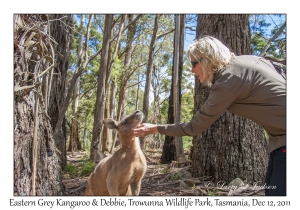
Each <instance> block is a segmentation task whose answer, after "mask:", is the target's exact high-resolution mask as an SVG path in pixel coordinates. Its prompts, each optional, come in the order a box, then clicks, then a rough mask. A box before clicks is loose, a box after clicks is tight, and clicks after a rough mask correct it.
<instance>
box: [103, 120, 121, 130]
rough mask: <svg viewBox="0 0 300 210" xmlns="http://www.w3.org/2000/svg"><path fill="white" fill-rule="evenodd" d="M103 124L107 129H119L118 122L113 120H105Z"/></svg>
mask: <svg viewBox="0 0 300 210" xmlns="http://www.w3.org/2000/svg"><path fill="white" fill-rule="evenodd" d="M103 124H104V125H105V127H107V128H109V129H117V128H118V122H117V121H115V120H114V119H111V118H106V119H104V120H103Z"/></svg>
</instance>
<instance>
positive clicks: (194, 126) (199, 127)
mask: <svg viewBox="0 0 300 210" xmlns="http://www.w3.org/2000/svg"><path fill="white" fill-rule="evenodd" d="M236 98H237V95H236V94H234V93H233V92H232V91H230V90H228V89H226V88H225V87H224V86H223V85H221V84H215V85H213V86H212V89H211V90H210V93H209V96H208V99H207V100H206V102H205V103H204V105H203V106H202V107H201V109H200V110H198V111H197V112H196V114H195V115H194V116H193V118H192V119H191V121H189V122H187V123H178V124H167V125H158V126H157V129H158V132H159V133H161V134H164V135H167V136H196V135H198V134H200V133H202V132H203V131H205V130H206V129H207V128H209V127H210V126H211V125H212V124H213V123H214V122H215V121H216V120H217V119H218V118H219V116H220V115H221V114H223V113H224V112H225V110H226V109H227V108H228V107H229V106H230V105H231V104H232V103H233V102H234V101H235V99H236Z"/></svg>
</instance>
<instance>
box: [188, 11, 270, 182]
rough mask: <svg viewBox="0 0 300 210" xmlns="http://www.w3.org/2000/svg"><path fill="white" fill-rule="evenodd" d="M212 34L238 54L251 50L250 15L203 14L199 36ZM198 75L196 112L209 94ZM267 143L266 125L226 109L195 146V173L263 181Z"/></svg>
mask: <svg viewBox="0 0 300 210" xmlns="http://www.w3.org/2000/svg"><path fill="white" fill-rule="evenodd" d="M203 35H211V36H214V37H216V38H217V39H219V40H220V41H221V42H222V43H224V44H225V45H226V46H228V47H229V49H230V50H231V51H233V52H234V53H235V54H236V55H242V54H251V46H250V44H251V42H250V30H249V23H248V15H199V16H198V25H197V37H201V36H203ZM209 90H210V89H209V88H208V87H203V86H202V85H201V83H200V82H199V81H198V79H196V84H195V110H194V111H195V112H196V110H198V109H200V108H201V106H202V104H204V102H205V100H206V99H207V97H208V94H209ZM267 158H268V157H267V143H266V139H265V137H264V133H263V129H262V127H260V126H258V125H257V124H256V123H254V122H253V121H250V120H247V119H244V118H241V117H238V116H235V115H234V114H232V113H229V112H227V111H226V112H225V113H224V114H223V115H221V116H220V118H219V119H218V120H217V121H216V122H215V123H214V124H213V125H212V126H211V127H210V128H208V129H207V130H206V131H205V132H203V133H202V134H201V135H198V136H196V137H194V139H193V147H192V148H191V160H192V168H191V170H192V175H193V176H194V177H199V176H200V177H201V176H212V178H213V180H214V181H215V182H222V183H223V182H225V183H228V182H230V181H232V180H233V179H235V178H237V177H239V178H241V179H242V180H246V181H247V182H248V183H251V182H260V183H263V181H264V177H265V170H266V166H267Z"/></svg>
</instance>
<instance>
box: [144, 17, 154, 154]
mask: <svg viewBox="0 0 300 210" xmlns="http://www.w3.org/2000/svg"><path fill="white" fill-rule="evenodd" d="M158 19H159V15H156V16H155V19H154V27H153V33H152V38H151V43H150V47H149V57H148V65H147V77H146V86H145V92H144V101H143V113H144V119H143V123H145V122H148V112H149V93H150V85H151V78H152V71H153V60H154V45H155V41H156V34H157V31H158ZM140 146H141V148H142V149H143V150H144V149H145V137H141V138H140Z"/></svg>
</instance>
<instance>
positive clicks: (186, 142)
mask: <svg viewBox="0 0 300 210" xmlns="http://www.w3.org/2000/svg"><path fill="white" fill-rule="evenodd" d="M182 143H183V148H185V149H190V148H191V147H192V146H193V137H191V136H183V137H182Z"/></svg>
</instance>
